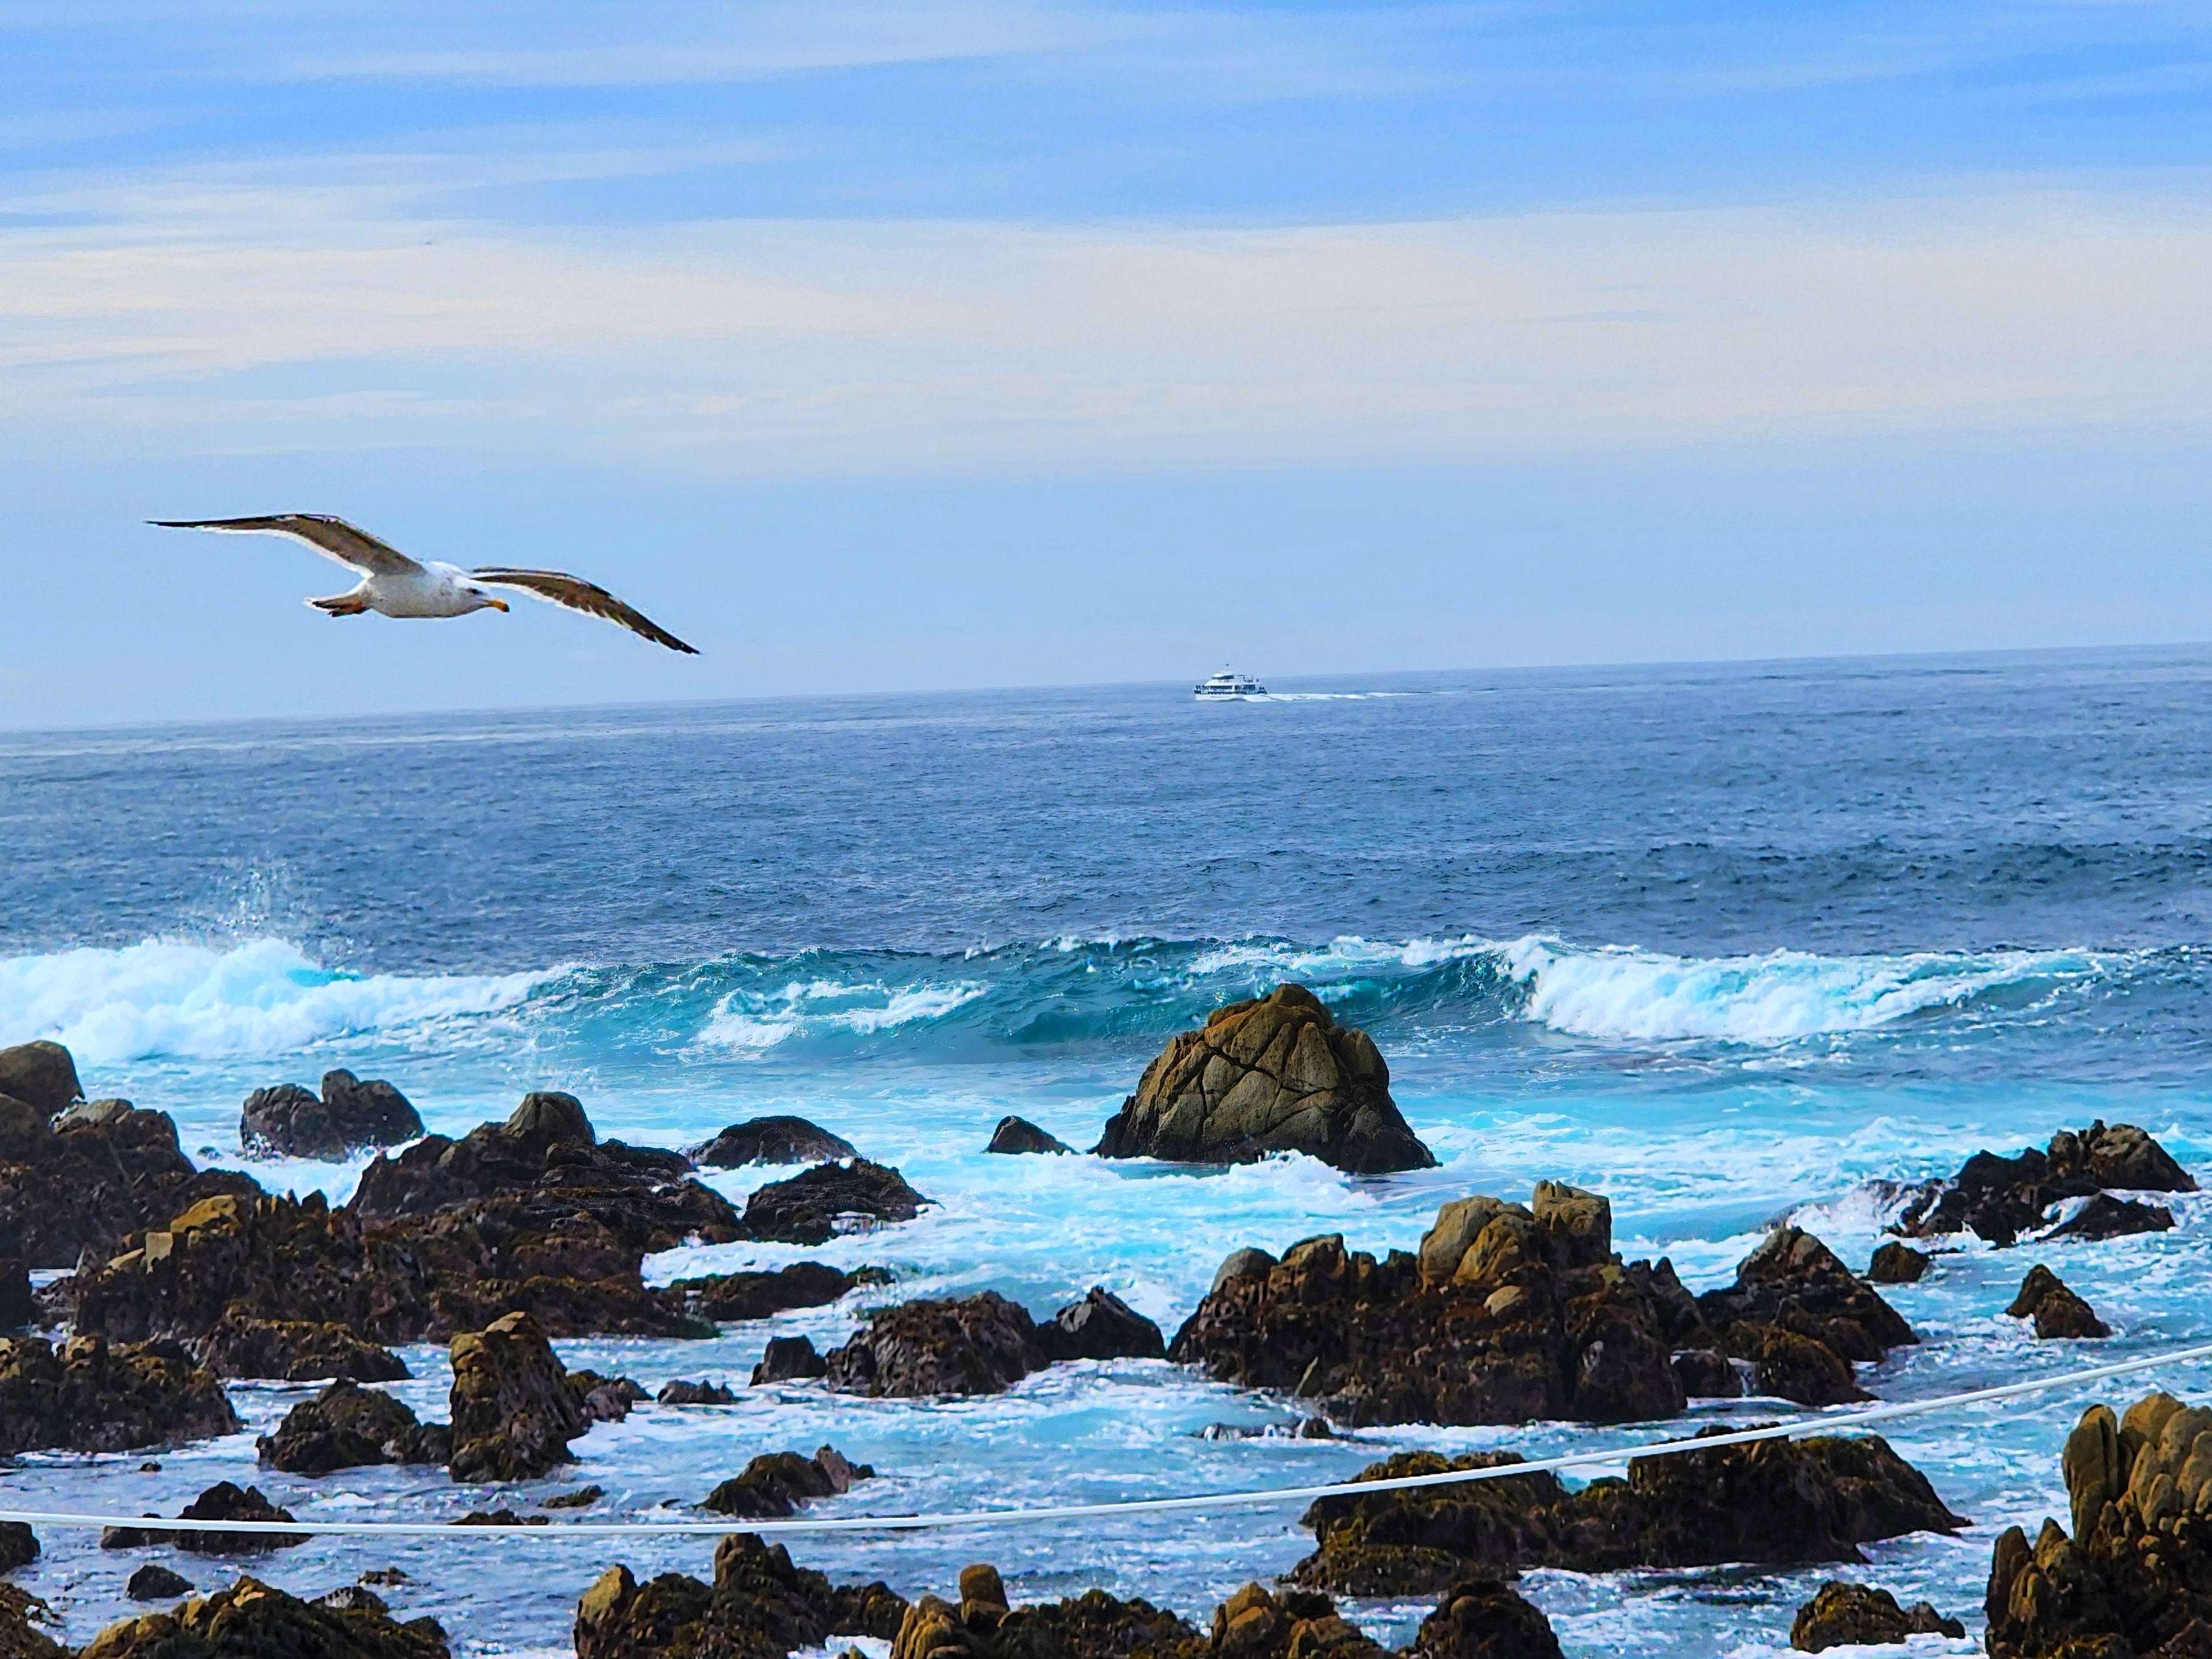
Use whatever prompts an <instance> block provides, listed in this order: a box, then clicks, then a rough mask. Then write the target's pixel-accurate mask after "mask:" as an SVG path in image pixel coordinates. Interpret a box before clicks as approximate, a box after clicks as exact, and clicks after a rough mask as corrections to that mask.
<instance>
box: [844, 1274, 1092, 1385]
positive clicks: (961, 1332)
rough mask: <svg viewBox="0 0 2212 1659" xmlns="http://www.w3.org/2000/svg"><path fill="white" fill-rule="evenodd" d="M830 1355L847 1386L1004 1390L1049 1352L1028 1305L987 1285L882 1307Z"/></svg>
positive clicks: (1046, 1358) (1038, 1367)
mask: <svg viewBox="0 0 2212 1659" xmlns="http://www.w3.org/2000/svg"><path fill="white" fill-rule="evenodd" d="M827 1362H828V1363H827V1368H826V1370H825V1372H824V1375H825V1376H827V1377H828V1379H829V1386H830V1387H831V1388H833V1389H837V1390H839V1391H840V1392H842V1393H845V1394H863V1395H878V1396H879V1395H903V1396H919V1395H938V1394H998V1393H1000V1392H1002V1391H1003V1390H1005V1389H1007V1388H1009V1387H1011V1386H1012V1384H1014V1383H1018V1382H1020V1381H1021V1380H1022V1378H1024V1376H1028V1375H1029V1374H1030V1372H1031V1371H1036V1370H1043V1369H1044V1367H1045V1366H1046V1365H1048V1364H1050V1363H1051V1359H1050V1357H1049V1356H1048V1355H1047V1354H1046V1352H1045V1351H1044V1349H1043V1346H1042V1345H1041V1344H1040V1343H1039V1341H1038V1340H1037V1328H1036V1321H1035V1320H1033V1319H1031V1318H1030V1316H1029V1312H1028V1310H1026V1309H1024V1308H1023V1307H1021V1306H1020V1305H1019V1304H1016V1303H1012V1302H1009V1301H1007V1300H1006V1297H1002V1296H1000V1294H999V1293H998V1292H997V1291H982V1292H981V1293H980V1294H978V1295H975V1296H970V1297H961V1298H960V1299H958V1300H957V1301H933V1300H923V1301H915V1302H902V1303H901V1304H899V1305H898V1306H897V1307H896V1308H885V1309H883V1310H879V1311H878V1312H877V1313H875V1314H873V1315H872V1316H870V1318H869V1321H868V1322H867V1324H866V1325H865V1326H863V1327H862V1328H860V1330H858V1331H856V1332H855V1333H854V1334H853V1336H852V1338H851V1340H848V1342H847V1343H846V1344H845V1346H843V1347H842V1348H837V1349H835V1350H833V1351H832V1352H830V1353H829V1355H828V1356H827Z"/></svg>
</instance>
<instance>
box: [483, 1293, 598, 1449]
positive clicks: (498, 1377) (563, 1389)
mask: <svg viewBox="0 0 2212 1659" xmlns="http://www.w3.org/2000/svg"><path fill="white" fill-rule="evenodd" d="M452 1352H453V1457H452V1460H451V1462H450V1463H449V1464H448V1468H450V1469H451V1470H452V1473H453V1479H454V1480H532V1479H534V1478H536V1477H537V1476H538V1475H541V1474H550V1473H551V1472H552V1471H553V1470H554V1469H556V1468H559V1467H560V1466H561V1465H562V1464H563V1463H567V1462H573V1461H574V1460H573V1458H572V1457H571V1455H570V1454H569V1451H568V1443H569V1442H570V1441H571V1440H573V1439H574V1438H575V1437H577V1436H578V1435H580V1434H581V1433H583V1432H584V1431H585V1430H586V1429H587V1428H589V1427H590V1426H591V1424H590V1422H589V1420H588V1419H586V1417H585V1415H584V1411H583V1407H582V1406H581V1405H580V1403H579V1402H578V1401H577V1399H576V1397H575V1395H574V1392H573V1391H572V1390H571V1389H569V1387H568V1374H567V1372H566V1371H565V1370H563V1369H562V1364H561V1361H560V1358H558V1356H556V1354H555V1353H554V1352H553V1346H552V1344H551V1343H550V1342H548V1341H547V1340H545V1333H544V1330H543V1329H542V1328H540V1327H539V1325H538V1322H537V1321H536V1320H534V1319H532V1317H531V1316H529V1315H528V1314H526V1313H513V1314H508V1315H507V1316H505V1317H504V1318H501V1319H495V1320H494V1321H493V1322H491V1323H490V1324H489V1325H487V1326H486V1327H485V1328H483V1330H482V1331H477V1332H470V1333H465V1334H462V1335H460V1336H457V1337H455V1338H454V1339H453V1349H452Z"/></svg>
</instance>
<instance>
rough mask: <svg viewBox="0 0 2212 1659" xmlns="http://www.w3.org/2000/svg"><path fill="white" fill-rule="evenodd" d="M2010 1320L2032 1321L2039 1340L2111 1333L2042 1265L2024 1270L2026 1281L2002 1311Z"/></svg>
mask: <svg viewBox="0 0 2212 1659" xmlns="http://www.w3.org/2000/svg"><path fill="white" fill-rule="evenodd" d="M2005 1316H2006V1317H2008V1318H2009V1319H2033V1321H2034V1322H2035V1334H2036V1335H2037V1336H2039V1337H2042V1338H2055V1337H2087V1338H2095V1337H2100V1336H2110V1335H2111V1334H2112V1330H2111V1328H2109V1327H2107V1326H2106V1323H2105V1322H2104V1321H2103V1320H2101V1319H2100V1318H2098V1317H2097V1311H2096V1310H2095V1309H2093V1308H2092V1307H2091V1306H2090V1305H2089V1304H2087V1303H2086V1302H2084V1301H2083V1300H2082V1299H2081V1297H2078V1296H2076V1295H2075V1293H2074V1292H2073V1291H2070V1290H2069V1289H2067V1288H2066V1283H2065V1281H2064V1280H2063V1279H2060V1278H2059V1277H2058V1275H2057V1273H2053V1272H2051V1269H2050V1268H2048V1267H2045V1266H2044V1265H2043V1264H2042V1263H2041V1262H2037V1263H2036V1264H2035V1266H2033V1267H2030V1268H2029V1269H2028V1270H2027V1278H2026V1279H2022V1280H2021V1282H2020V1294H2019V1295H2018V1296H2016V1297H2014V1298H2013V1299H2012V1305H2011V1306H2010V1307H2008V1308H2007V1309H2006V1310H2005Z"/></svg>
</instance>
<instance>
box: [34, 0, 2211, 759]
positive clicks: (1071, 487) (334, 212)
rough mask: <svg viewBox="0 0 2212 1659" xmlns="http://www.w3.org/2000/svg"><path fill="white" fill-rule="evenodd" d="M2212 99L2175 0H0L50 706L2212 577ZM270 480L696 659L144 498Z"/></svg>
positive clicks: (1664, 632)
mask: <svg viewBox="0 0 2212 1659" xmlns="http://www.w3.org/2000/svg"><path fill="white" fill-rule="evenodd" d="M2208 140H2212V8H2208V7H2205V6H2203V5H2186V4H2171V5H2160V4H2131V3H2125V0H2097V3H2073V4H2069V3H2047V4H2017V5H1954V6H1950V7H1943V8H1926V7H1905V6H1902V5H1842V6H1830V7H1822V8H1811V7H1800V8H1786V9H1785V8H1777V7H1772V6H1761V7H1754V6H1748V5H1746V6H1714V5H1706V6H1697V5H1690V6H1679V5H1678V6H1669V7H1657V6H1626V5H1613V6H1604V5H1589V6H1567V5H1520V6H1516V5H1489V6H1456V5H1429V6H1385V5H1368V6H1319V5H1281V4H1276V5H1269V6H1267V7H1263V8H1253V9H1220V8H1189V7H1186V8H1180V9H1169V8H1164V7H1146V6H1059V5H1038V6H1013V5H993V4H957V5H955V4H934V3H928V0H923V3H918V4H907V5H899V6H889V5H886V6H881V7H874V8H860V7H847V6H840V5H836V4H821V3H812V4H790V5H785V4H768V5H731V4H713V5H686V4H661V5H643V6H620V7H617V6H612V5H598V6H591V7H583V6H574V5H562V4H550V5H548V4H542V3H541V4H532V5H528V6H523V5H514V6H511V7H492V6H458V7H457V6H453V5H440V6H429V5H414V4H407V3H400V4H389V3H385V4H377V5H374V6H370V5H349V4H333V5H320V6H313V7H307V6H301V5H296V4H287V5H279V4H253V5H224V4H206V5H191V6H161V5H152V4H143V5H124V6H112V5H103V4H100V3H97V0H94V3H77V4H67V5H64V4H60V3H52V4H45V3H41V4H11V3H5V0H0V442H4V443H5V445H6V451H7V453H9V455H10V456H11V457H12V458H13V460H12V462H11V464H10V465H9V466H8V467H6V468H5V469H4V470H0V568H4V570H5V572H6V574H7V575H8V577H9V581H10V584H11V589H12V592H14V594H15V598H16V599H17V601H18V603H17V604H15V605H11V610H13V611H15V614H16V615H17V616H18V617H34V618H36V624H35V626H33V627H31V628H28V629H24V628H21V627H20V626H15V625H11V628H10V630H9V632H10V638H9V643H8V645H7V647H6V648H5V649H4V650H0V723H5V724H9V725H16V726H26V725H31V726H34V725H44V724H56V723H68V722H75V721H78V720H132V719H149V718H159V717H165V716H189V715H199V714H207V715H223V714H256V713H272V712H332V713H344V712H362V711H368V710H374V709H380V708H407V707H436V706H445V705H453V704H459V705H464V706H480V705H487V704H493V703H529V702H603V701H621V700H625V699H629V698H660V697H680V696H726V695H747V694H757V693H777V692H787V691H788V692H805V691H811V690H820V689H824V688H827V687H831V686H854V687H864V688H867V689H886V688H896V687H907V686H916V687H919V686H948V685H973V684H1024V683H1034V682H1036V681H1041V680H1121V679H1138V678H1155V677H1158V678H1186V677H1194V676H1195V675H1196V674H1197V673H1199V672H1200V671H1205V670H1208V669H1210V668H1212V667H1213V666H1216V665H1218V664H1219V663H1220V662H1221V661H1223V660H1225V659H1226V660H1233V661H1235V662H1236V664H1237V665H1238V666H1240V667H1244V668H1248V669H1249V670H1251V671H1255V672H1259V673H1261V674H1262V675H1263V676H1267V675H1274V676H1291V675H1297V674H1299V673H1304V672H1316V673H1319V672H1329V673H1352V672H1359V671H1387V670H1396V669H1412V668H1433V667H1459V666H1470V667H1471V666H1487V665H1508V664H1520V663H1537V662H1583V661H1600V660H1622V659H1629V660H1634V659H1668V658H1685V657H1688V658H1700V657H1742V656H1753V657H1759V656H1771V655H1787V654H1796V653H1828V652H1838V651H1882V650H1927V649H1946V648H1953V649H1972V648H1981V647H2014V646H2047V645H2068V644H2098V643H2108V642H2119V641H2153V640H2172V639H2203V638H2208V637H2212V561H2208V560H2207V558H2206V554H2207V552H2208V541H2212V535H2208V530H2207V526H2208V524H2212V517H2208V514H2207V508H2208V507H2212V488H2208V485H2207V482H2206V480H2207V477H2208V476H2212V470H2208V468H2207V467H2206V465H2205V461H2206V448H2207V442H2206V440H2207V436H2208V423H2212V375H2209V374H2208V371H2212V303H2208V300H2207V295H2208V293H2212V151H2209V150H2208ZM287 508H296V509H304V510H322V511H333V512H339V513H344V514H346V515H347V516H349V517H352V518H355V519H356V520H358V521H360V522H362V523H363V524H365V525H367V526H369V527H371V528H373V529H375V530H377V531H378V532H380V533H381V534H383V535H385V536H386V537H387V538H389V539H392V540H393V541H395V542H397V543H398V544H400V545H402V546H403V547H405V548H407V549H409V550H411V551H415V552H416V553H418V554H421V555H423V556H431V557H445V558H451V559H453V560H455V561H457V562H494V561H501V562H544V563H553V564H560V565H563V566H566V567H568V568H574V569H577V570H579V571H581V572H584V573H586V574H591V575H592V576H595V577H597V578H599V580H604V581H605V582H606V583H607V584H608V585H609V586H613V587H615V588H617V591H620V592H623V593H625V594H626V595H627V596H629V597H631V598H633V599H636V600H637V601H638V602H639V603H640V604H641V605H644V606H646V608H647V609H648V610H650V611H653V613H654V614H655V615H656V616H658V617H660V618H661V619H662V620H663V621H665V622H666V623H668V624H669V625H670V626H671V627H673V628H675V629H677V631H678V632H679V633H683V634H684V635H686V636H687V637H690V638H693V639H695V640H696V641H697V642H698V643H699V644H701V645H702V647H705V652H706V654H705V655H704V656H702V658H700V659H696V660H689V659H687V660H684V661H677V660H674V659H664V658H663V657H662V656H661V655H660V654H659V653H653V652H651V651H649V650H648V649H647V647H642V646H640V645H637V644H636V643H635V642H634V641H630V640H629V639H627V638H626V637H624V636H623V635H619V634H617V633H615V632H614V631H613V630H611V629H603V628H597V627H594V626H593V625H592V624H589V623H585V622H583V621H581V620H579V619H574V618H569V617H561V616H558V615H556V614H553V613H550V612H546V611H543V610H542V609H539V608H536V607H532V609H531V610H530V611H526V612H518V614H517V615H515V616H513V617H474V618H470V619H466V620H465V621H462V622H459V623H444V624H398V623H386V622H382V621H380V620H376V619H370V620H368V621H362V622H352V623H331V622H329V621H328V620H326V619H325V618H323V617H319V616H317V615H315V614H314V613H313V612H310V611H307V610H305V609H304V608H302V607H301V606H300V605H299V604H298V601H299V599H301V598H302V597H303V596H305V595H307V594H310V593H320V592H334V591H337V587H339V586H343V573H341V572H337V571H335V570H333V569H331V568H330V567H327V566H324V565H322V564H320V563H319V562H317V561H315V560H314V559H313V558H312V557H311V556H308V555H307V554H306V553H305V552H304V551H303V550H295V549H291V548H289V547H288V546H287V545H286V544H282V543H276V542H271V543H268V544H261V543H258V542H245V541H236V540H230V539H227V538H226V539H223V540H221V541H216V540H214V539H212V538H177V537H173V536H172V537H165V536H164V535H163V534H162V532H156V531H152V530H149V529H145V528H143V526H141V524H140V521H141V520H144V519H147V518H151V517H170V516H187V515H197V514H202V513H232V512H251V511H268V510H281V509H287ZM326 573H327V574H326Z"/></svg>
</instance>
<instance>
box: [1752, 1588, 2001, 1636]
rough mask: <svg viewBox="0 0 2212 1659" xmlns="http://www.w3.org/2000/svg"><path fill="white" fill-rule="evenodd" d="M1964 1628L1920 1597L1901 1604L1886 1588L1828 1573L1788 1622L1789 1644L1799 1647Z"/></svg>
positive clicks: (1961, 1632)
mask: <svg viewBox="0 0 2212 1659" xmlns="http://www.w3.org/2000/svg"><path fill="white" fill-rule="evenodd" d="M1965 1634H1966V1626H1964V1625H1962V1624H1960V1622H1959V1621H1958V1620H1955V1619H1946V1618H1945V1617H1944V1616H1943V1615H1942V1613H1938V1612H1936V1609H1935V1608H1934V1607H1931V1606H1930V1605H1929V1603H1927V1602H1925V1601H1916V1602H1914V1603H1913V1604H1912V1605H1911V1607H1899V1606H1898V1604H1897V1598H1896V1597H1895V1596H1893V1595H1891V1594H1890V1593H1889V1592H1888V1591H1887V1590H1886V1589H1876V1588H1875V1586H1874V1585H1872V1584H1849V1583H1844V1581H1843V1580H1842V1579H1840V1578H1831V1579H1830V1580H1829V1581H1828V1582H1827V1583H1825V1584H1823V1585H1821V1586H1820V1589H1818V1590H1816V1591H1814V1594H1813V1599H1812V1600H1811V1601H1808V1602H1806V1603H1805V1605H1804V1606H1803V1607H1800V1608H1798V1609H1797V1616H1796V1618H1795V1619H1793V1620H1790V1646H1791V1647H1793V1648H1796V1650H1798V1651H1799V1652H1801V1653H1826V1651H1827V1650H1829V1649H1830V1648H1840V1647H1845V1646H1850V1645H1861V1646H1881V1645H1882V1644H1887V1643H1892V1642H1903V1641H1905V1640H1906V1639H1908V1638H1911V1637H1915V1636H1949V1637H1954V1638H1956V1637H1961V1636H1964V1635H1965Z"/></svg>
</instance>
